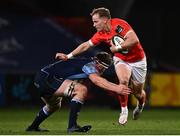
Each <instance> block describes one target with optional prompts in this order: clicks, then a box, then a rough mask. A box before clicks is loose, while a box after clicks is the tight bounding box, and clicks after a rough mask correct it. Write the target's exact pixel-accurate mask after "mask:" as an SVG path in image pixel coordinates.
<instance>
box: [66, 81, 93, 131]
mask: <svg viewBox="0 0 180 136" xmlns="http://www.w3.org/2000/svg"><path fill="white" fill-rule="evenodd" d="M70 88H71V89H72V91H73V97H72V99H71V102H70V113H69V122H68V129H67V131H68V132H87V131H89V130H90V129H91V125H86V126H83V127H80V126H79V125H78V123H77V120H78V115H79V113H80V110H81V107H82V105H83V104H84V100H85V98H86V96H87V87H86V86H85V85H83V84H80V83H77V82H74V84H72V86H71V87H70Z"/></svg>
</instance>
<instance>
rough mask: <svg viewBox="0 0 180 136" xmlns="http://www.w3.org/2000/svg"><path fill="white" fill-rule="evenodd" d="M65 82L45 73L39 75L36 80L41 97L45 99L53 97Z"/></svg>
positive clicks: (41, 72)
mask: <svg viewBox="0 0 180 136" xmlns="http://www.w3.org/2000/svg"><path fill="white" fill-rule="evenodd" d="M63 82H64V80H59V79H57V78H55V77H54V76H51V75H50V74H49V73H46V72H44V71H40V72H39V73H37V74H36V76H35V80H34V84H35V86H36V87H37V88H38V90H39V94H40V96H41V97H45V98H49V97H51V96H52V95H53V94H54V93H55V92H56V91H57V89H58V88H59V87H60V86H61V84H62V83H63Z"/></svg>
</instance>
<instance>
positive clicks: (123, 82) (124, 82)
mask: <svg viewBox="0 0 180 136" xmlns="http://www.w3.org/2000/svg"><path fill="white" fill-rule="evenodd" d="M120 84H123V85H126V86H128V84H129V79H128V78H123V79H122V80H120Z"/></svg>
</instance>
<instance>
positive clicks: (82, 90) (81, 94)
mask: <svg viewBox="0 0 180 136" xmlns="http://www.w3.org/2000/svg"><path fill="white" fill-rule="evenodd" d="M87 92H88V90H87V87H86V86H79V87H78V88H77V90H76V96H75V97H77V98H78V99H81V100H84V99H85V98H86V97H87Z"/></svg>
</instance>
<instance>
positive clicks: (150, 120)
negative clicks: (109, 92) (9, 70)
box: [0, 107, 180, 135]
mask: <svg viewBox="0 0 180 136" xmlns="http://www.w3.org/2000/svg"><path fill="white" fill-rule="evenodd" d="M37 112H38V109H37V108H35V109H32V108H31V109H20V108H16V109H15V108H13V109H0V135H68V133H67V131H66V129H67V123H68V115H69V109H66V108H62V109H60V110H59V111H57V112H56V113H55V114H53V115H52V116H50V117H49V118H48V119H47V120H46V121H44V122H43V123H42V124H41V127H43V128H46V129H49V130H50V132H44V133H42V132H25V128H26V127H27V126H28V125H29V124H30V123H31V121H32V120H33V118H34V116H35V115H36V113H37ZM179 113H180V110H178V109H176V110H170V109H158V110H157V109H156V110H155V109H145V110H144V111H143V113H142V115H141V118H140V119H139V120H136V121H135V120H132V111H131V110H130V111H129V118H128V123H127V124H126V125H125V126H120V125H119V124H118V123H117V120H118V117H119V111H118V110H112V109H109V108H101V107H99V108H97V107H95V108H92V107H91V108H90V107H89V108H87V107H83V109H82V111H81V113H80V115H79V119H78V122H79V124H80V125H86V124H90V125H92V129H91V130H90V131H89V132H88V133H85V134H86V135H180V114H179ZM72 134H73V135H74V134H75V135H81V134H83V135H84V133H72ZM72 134H71V135H72Z"/></svg>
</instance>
